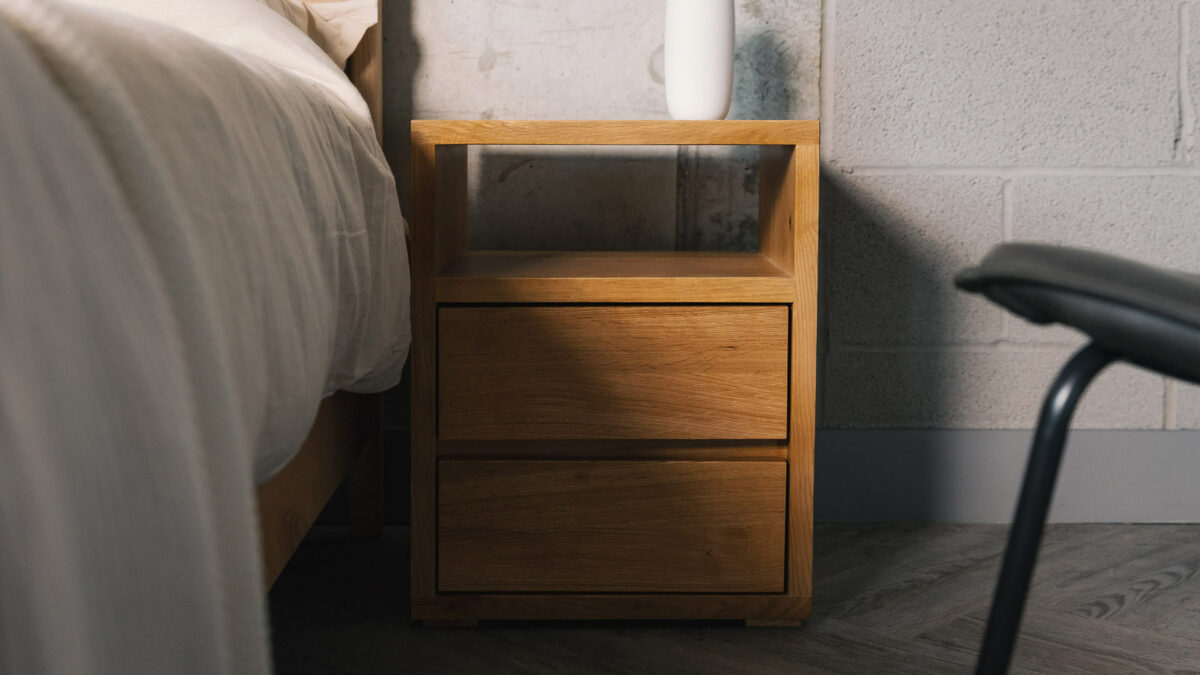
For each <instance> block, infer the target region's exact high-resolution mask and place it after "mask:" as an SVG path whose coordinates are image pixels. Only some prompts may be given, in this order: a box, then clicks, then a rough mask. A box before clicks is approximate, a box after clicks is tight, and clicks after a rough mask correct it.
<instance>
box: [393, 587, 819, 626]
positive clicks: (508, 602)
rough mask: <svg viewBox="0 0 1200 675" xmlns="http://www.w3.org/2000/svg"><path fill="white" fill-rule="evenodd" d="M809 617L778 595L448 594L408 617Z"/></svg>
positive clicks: (800, 603)
mask: <svg viewBox="0 0 1200 675" xmlns="http://www.w3.org/2000/svg"><path fill="white" fill-rule="evenodd" d="M811 614H812V602H811V601H810V599H809V598H801V597H797V596H793V595H785V594H782V593H763V594H759V593H698V594H686V593H596V594H592V593H560V594H547V593H542V594H535V593H529V594H522V593H497V594H491V595H488V594H479V595H468V594H461V593H448V594H442V595H439V596H437V597H436V598H428V599H424V600H420V601H413V603H412V618H413V619H415V620H422V621H428V620H442V619H451V620H452V619H453V618H455V617H464V616H466V617H475V619H473V620H478V621H547V620H550V621H553V620H556V619H571V620H591V621H597V620H609V621H612V620H618V621H630V620H633V621H637V620H643V621H645V620H649V621H679V620H732V621H744V620H745V618H744V617H747V616H754V617H761V620H763V621H785V620H793V617H796V618H797V619H796V620H798V619H799V618H803V617H807V616H809V615H811ZM468 620H471V619H468Z"/></svg>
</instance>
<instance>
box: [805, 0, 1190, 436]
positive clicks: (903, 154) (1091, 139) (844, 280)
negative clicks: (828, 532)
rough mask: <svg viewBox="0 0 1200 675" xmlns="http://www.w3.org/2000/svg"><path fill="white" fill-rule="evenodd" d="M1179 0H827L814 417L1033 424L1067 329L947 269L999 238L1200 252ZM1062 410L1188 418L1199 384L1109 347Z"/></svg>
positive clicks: (1151, 421) (855, 422) (1146, 252)
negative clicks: (1149, 369) (820, 369)
mask: <svg viewBox="0 0 1200 675" xmlns="http://www.w3.org/2000/svg"><path fill="white" fill-rule="evenodd" d="M1198 5H1200V3H1196V2H1191V1H1188V0H1005V1H1004V2H994V1H992V0H986V1H984V0H896V1H889V2H878V1H877V0H825V2H824V8H823V13H824V29H823V30H824V33H823V47H822V59H823V60H822V65H821V70H822V82H821V94H822V110H821V112H822V115H821V118H822V139H821V140H822V155H823V160H824V177H825V182H824V185H823V191H822V202H823V204H822V206H823V220H822V236H823V238H822V246H823V248H824V263H825V269H824V280H825V302H826V304H825V317H826V321H825V327H826V330H827V333H826V335H825V338H826V341H825V344H826V348H827V355H826V367H825V371H824V387H823V388H824V404H825V405H824V422H825V425H826V426H828V427H834V428H844V429H871V428H877V429H900V428H905V429H1027V428H1029V427H1031V426H1032V425H1033V424H1034V422H1035V420H1036V415H1037V408H1038V404H1039V401H1040V397H1041V395H1042V393H1043V392H1044V390H1045V388H1046V386H1047V385H1048V384H1049V381H1050V379H1051V378H1052V377H1053V375H1054V373H1055V372H1056V370H1057V369H1058V367H1059V366H1060V365H1061V364H1062V363H1063V362H1064V361H1065V359H1066V358H1067V357H1068V356H1069V354H1070V353H1071V351H1072V350H1073V349H1075V348H1076V347H1077V346H1078V345H1079V344H1081V342H1082V339H1081V337H1080V336H1078V335H1077V334H1075V333H1073V332H1071V331H1068V330H1066V329H1062V328H1050V329H1048V328H1044V327H1039V326H1033V325H1030V324H1027V323H1025V322H1023V321H1022V320H1020V319H1017V318H1015V317H1012V316H1010V315H1008V314H1006V313H1004V312H1001V311H999V310H997V309H995V308H994V307H993V306H992V305H990V304H989V303H987V302H986V301H984V300H980V299H978V298H975V297H973V296H965V295H962V294H960V293H958V292H956V291H954V290H953V289H952V287H951V283H950V279H951V277H952V275H953V273H954V272H955V271H956V270H958V269H960V268H962V267H964V266H968V265H970V264H972V263H973V262H974V261H976V260H978V259H979V258H980V257H981V256H982V255H983V254H984V253H985V252H986V251H987V249H989V248H990V247H991V246H992V245H994V244H996V243H999V242H1002V241H1010V240H1033V241H1044V242H1054V243H1063V244H1070V245H1076V246H1084V247H1092V248H1098V249H1104V250H1109V251H1113V252H1116V253H1120V254H1124V255H1128V256H1132V257H1135V258H1138V259H1141V260H1144V261H1146V262H1149V263H1152V264H1159V265H1169V266H1176V267H1181V268H1185V269H1190V270H1191V271H1193V272H1200V227H1198V226H1200V150H1197V149H1196V148H1195V141H1196V114H1195V109H1196V105H1197V103H1198V101H1197V97H1200V81H1198V80H1197V78H1200V62H1198V59H1200V44H1198V43H1197V41H1198V40H1200V25H1197V23H1198V22H1200V6H1198ZM1076 426H1078V427H1083V428H1093V429H1147V430H1149V429H1160V430H1161V429H1196V428H1200V390H1197V389H1196V388H1193V387H1191V386H1185V385H1182V384H1180V383H1177V382H1173V381H1165V380H1164V379H1163V378H1161V377H1158V376H1156V375H1152V374H1149V373H1146V372H1144V371H1140V370H1138V369H1135V368H1132V367H1121V368H1117V369H1115V370H1113V371H1112V372H1109V373H1107V374H1105V375H1104V376H1102V378H1101V379H1100V380H1099V381H1098V382H1097V384H1096V385H1095V387H1094V388H1093V389H1092V390H1091V392H1090V393H1089V394H1088V396H1087V397H1086V398H1085V399H1084V403H1083V405H1082V407H1081V409H1080V412H1079V415H1078V417H1077V422H1076Z"/></svg>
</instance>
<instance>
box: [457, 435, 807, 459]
mask: <svg viewBox="0 0 1200 675" xmlns="http://www.w3.org/2000/svg"><path fill="white" fill-rule="evenodd" d="M438 456H439V457H441V458H443V459H445V458H450V457H462V458H478V459H516V458H530V459H534V458H541V459H562V458H563V457H571V458H573V459H721V460H729V461H739V460H751V461H752V460H763V459H782V460H786V459H787V457H788V444H787V441H784V440H774V441H742V440H734V441H714V440H702V441H697V440H685V441H672V440H626V441H612V440H582V441H579V440H550V441H547V440H541V441H533V440H526V441H442V442H440V443H439V444H438Z"/></svg>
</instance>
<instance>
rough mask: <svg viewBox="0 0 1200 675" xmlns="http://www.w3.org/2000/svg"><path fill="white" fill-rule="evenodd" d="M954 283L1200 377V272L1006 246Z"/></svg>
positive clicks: (1181, 374)
mask: <svg viewBox="0 0 1200 675" xmlns="http://www.w3.org/2000/svg"><path fill="white" fill-rule="evenodd" d="M954 282H955V283H956V284H957V285H958V286H959V287H960V288H962V289H964V290H967V291H972V292H976V293H982V294H984V295H986V296H987V297H988V298H990V299H992V300H993V301H994V302H996V303H998V304H1000V305H1003V306H1004V307H1007V308H1008V309H1010V310H1012V311H1013V312H1015V313H1017V314H1019V315H1021V316H1023V317H1025V318H1027V319H1029V320H1030V321H1034V322H1036V323H1061V324H1064V325H1067V326H1071V327H1073V328H1077V329H1079V330H1081V331H1083V332H1085V333H1087V334H1088V335H1089V336H1091V338H1092V340H1093V341H1094V342H1096V343H1097V344H1099V345H1100V346H1101V347H1104V348H1105V349H1108V350H1110V351H1113V352H1116V353H1117V354H1119V355H1121V357H1122V358H1123V359H1124V360H1127V361H1131V362H1133V363H1137V364H1139V365H1142V366H1145V367H1147V368H1151V369H1153V370H1157V371H1159V372H1161V373H1163V374H1166V375H1171V376H1173V377H1178V378H1180V379H1184V380H1189V381H1191V382H1196V383H1200V275H1195V274H1185V273H1183V272H1174V271H1168V270H1163V269H1159V268H1155V267H1151V266H1149V265H1143V264H1141V263H1137V262H1134V261H1132V260H1127V259H1124V258H1118V257H1116V256H1111V255H1106V254H1104V253H1098V252H1096V251H1089V250H1084V249H1074V248H1064V247H1060V246H1047V245H1042V244H1028V243H1012V244H1001V245H1000V246H997V247H996V248H994V249H992V251H991V252H990V253H988V255H987V256H986V257H985V258H984V259H983V261H982V262H980V264H979V266H978V267H975V268H972V269H968V270H964V271H963V272H961V273H959V275H958V276H957V277H955V280H954Z"/></svg>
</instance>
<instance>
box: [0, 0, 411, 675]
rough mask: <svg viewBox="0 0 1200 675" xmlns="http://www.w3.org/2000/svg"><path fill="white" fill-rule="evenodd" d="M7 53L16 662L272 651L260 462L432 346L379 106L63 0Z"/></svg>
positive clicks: (264, 466)
mask: <svg viewBox="0 0 1200 675" xmlns="http://www.w3.org/2000/svg"><path fill="white" fill-rule="evenodd" d="M0 64H3V67H0V672H6V673H7V672H12V673H26V672H54V673H59V672H62V673H67V672H112V673H135V672H136V673H143V672H144V673H151V672H172V673H174V672H203V673H214V672H265V671H266V670H267V669H268V667H269V657H268V650H267V646H266V621H265V610H264V604H263V588H262V582H261V576H260V575H261V560H260V552H259V542H258V526H257V522H256V515H255V508H254V484H255V482H256V480H257V481H262V480H265V479H266V478H267V477H269V476H270V475H271V473H272V472H274V471H275V470H277V469H278V468H279V467H281V466H282V465H283V464H284V463H286V462H287V460H288V459H289V458H290V457H291V455H292V454H293V453H294V452H295V451H296V450H297V449H298V447H299V443H300V441H301V440H302V439H303V438H304V436H305V435H306V434H307V431H308V427H309V425H310V424H311V422H312V419H313V416H314V415H315V413H316V410H317V407H318V405H319V402H320V400H321V398H322V397H323V395H325V394H328V393H331V392H333V391H334V390H336V389H349V390H352V391H374V390H379V389H383V388H386V387H388V386H390V385H392V384H394V383H395V382H396V381H397V380H398V378H399V375H400V370H401V368H402V366H403V362H404V358H405V355H406V354H407V349H408V341H409V329H408V263H407V258H406V253H405V243H404V235H403V222H402V220H401V216H400V212H399V206H398V203H397V200H396V194H395V189H394V182H393V178H392V176H391V174H390V172H389V171H388V168H387V165H386V163H385V162H384V159H383V156H382V153H381V151H380V149H379V147H378V144H377V143H376V142H375V140H374V136H373V133H372V129H371V125H370V121H369V120H367V119H364V118H363V117H361V115H360V114H359V113H356V112H354V111H353V110H352V109H351V107H348V106H347V105H345V104H344V103H342V102H341V101H339V99H338V98H337V96H335V95H333V94H332V93H331V92H329V91H328V90H327V89H323V88H322V87H321V86H320V85H319V84H317V83H314V82H313V81H311V80H307V79H304V78H301V77H297V76H296V75H294V74H292V73H289V72H286V71H284V70H282V69H279V68H277V67H276V66H274V65H272V64H269V63H267V62H265V61H262V60H259V59H257V58H256V57H253V56H250V55H247V54H243V53H240V52H238V51H237V50H236V49H232V48H229V47H218V46H215V45H213V44H211V43H207V42H204V41H202V40H200V39H198V38H195V37H193V36H191V35H188V34H185V33H182V32H180V31H177V30H174V29H170V28H167V27H165V26H160V25H157V24H151V23H147V22H144V21H142V20H137V19H133V18H131V17H126V16H123V15H120V14H116V13H112V12H105V11H102V10H96V9H87V8H82V7H77V6H73V5H67V4H58V3H52V2H49V1H48V0H3V1H2V2H0Z"/></svg>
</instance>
